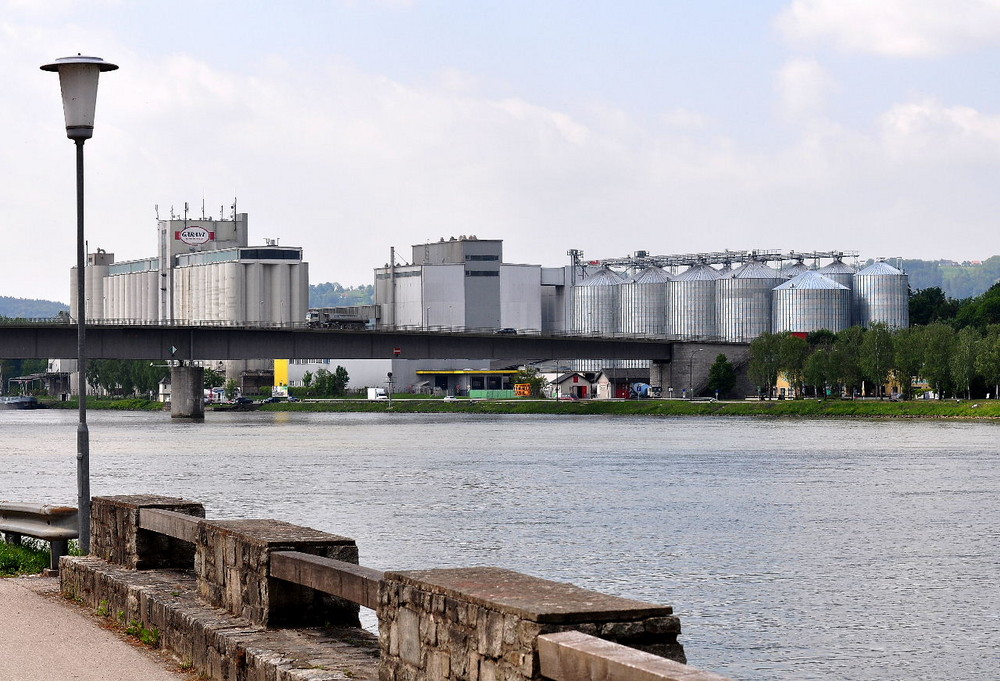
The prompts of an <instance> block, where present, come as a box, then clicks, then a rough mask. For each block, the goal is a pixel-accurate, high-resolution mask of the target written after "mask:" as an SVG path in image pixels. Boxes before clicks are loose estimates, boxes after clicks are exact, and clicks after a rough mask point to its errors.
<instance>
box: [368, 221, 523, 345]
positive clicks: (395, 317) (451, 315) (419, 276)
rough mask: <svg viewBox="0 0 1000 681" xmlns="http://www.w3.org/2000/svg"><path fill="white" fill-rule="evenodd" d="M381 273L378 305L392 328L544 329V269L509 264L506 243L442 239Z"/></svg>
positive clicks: (378, 272) (383, 322)
mask: <svg viewBox="0 0 1000 681" xmlns="http://www.w3.org/2000/svg"><path fill="white" fill-rule="evenodd" d="M412 248H413V256H412V261H411V262H412V264H406V265H397V264H396V263H395V257H394V256H393V257H392V262H390V263H388V264H387V265H386V266H385V267H380V268H377V269H376V270H375V304H376V305H378V306H379V307H380V308H381V321H380V324H381V325H383V326H389V327H393V326H395V327H419V328H440V327H446V328H464V329H502V328H513V329H522V330H526V329H534V330H540V329H541V328H542V309H541V300H540V297H539V290H540V287H541V281H542V274H541V273H542V268H541V266H540V265H516V264H510V263H505V262H503V241H502V240H500V239H477V238H476V237H475V236H460V237H451V238H450V239H447V240H446V239H444V238H442V239H441V240H440V241H438V242H436V243H426V244H418V245H415V246H413V247H412Z"/></svg>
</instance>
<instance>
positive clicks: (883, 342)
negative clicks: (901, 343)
mask: <svg viewBox="0 0 1000 681" xmlns="http://www.w3.org/2000/svg"><path fill="white" fill-rule="evenodd" d="M858 359H859V363H860V367H861V374H862V376H864V378H865V380H866V381H869V382H870V383H871V384H872V385H873V386H875V389H876V391H877V392H878V395H879V396H880V397H881V394H882V388H883V386H885V384H886V383H887V382H888V381H889V372H890V371H892V365H893V360H894V359H895V348H894V346H893V342H892V331H891V329H889V326H888V325H887V324H885V323H884V322H875V323H874V324H872V325H871V326H870V327H868V330H867V331H866V332H865V334H864V338H863V340H862V341H861V351H860V353H859V358H858Z"/></svg>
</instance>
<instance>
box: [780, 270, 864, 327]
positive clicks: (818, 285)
mask: <svg viewBox="0 0 1000 681" xmlns="http://www.w3.org/2000/svg"><path fill="white" fill-rule="evenodd" d="M771 297H772V301H773V308H772V324H771V329H772V332H773V333H781V332H782V331H793V332H796V333H808V332H810V331H818V330H820V329H828V330H830V331H833V332H834V333H836V332H837V331H842V330H843V329H846V328H847V327H848V326H850V325H851V306H852V304H853V300H852V297H851V289H849V288H847V287H846V286H844V285H842V284H838V283H837V282H835V281H833V280H832V279H828V278H827V277H824V276H823V275H822V274H820V273H819V272H814V271H812V270H807V271H805V272H803V273H802V274H800V275H798V276H796V277H793V278H792V279H790V280H788V281H786V282H785V283H783V284H779V285H778V286H776V287H774V290H773V291H772V292H771Z"/></svg>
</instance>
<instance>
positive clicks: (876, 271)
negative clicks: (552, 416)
mask: <svg viewBox="0 0 1000 681" xmlns="http://www.w3.org/2000/svg"><path fill="white" fill-rule="evenodd" d="M901 274H902V272H900V271H899V270H897V269H896V268H895V267H893V266H892V265H890V264H889V263H887V262H885V261H884V260H879V261H878V262H876V263H872V264H871V265H869V266H868V267H866V268H864V269H863V270H861V271H860V272H858V276H859V277H873V276H876V277H877V276H896V277H898V276H900V275H901Z"/></svg>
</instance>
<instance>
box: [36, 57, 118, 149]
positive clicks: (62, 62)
mask: <svg viewBox="0 0 1000 681" xmlns="http://www.w3.org/2000/svg"><path fill="white" fill-rule="evenodd" d="M117 68H118V67H117V66H115V65H114V64H109V63H108V62H106V61H104V60H103V59H101V58H100V57H84V56H82V55H77V56H75V57H63V58H62V59H56V60H55V61H54V62H52V63H51V64H46V65H44V66H43V67H42V70H43V71H55V72H57V73H58V74H59V85H60V87H61V88H62V98H63V114H64V115H65V117H66V136H67V137H69V138H70V139H84V140H86V139H90V138H91V137H92V136H93V135H94V110H95V109H96V108H97V78H98V76H99V75H100V74H101V71H114V70H115V69H117Z"/></svg>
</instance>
